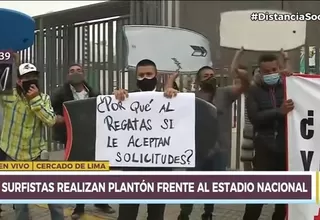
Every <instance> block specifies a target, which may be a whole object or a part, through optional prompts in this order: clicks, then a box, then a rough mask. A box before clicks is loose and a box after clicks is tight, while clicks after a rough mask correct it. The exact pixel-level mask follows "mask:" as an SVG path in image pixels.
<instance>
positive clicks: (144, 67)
mask: <svg viewBox="0 0 320 220" xmlns="http://www.w3.org/2000/svg"><path fill="white" fill-rule="evenodd" d="M136 74H137V86H138V88H139V90H138V91H140V92H145V91H157V89H156V86H157V67H156V64H155V63H154V62H153V61H151V60H148V59H145V60H141V61H140V62H139V63H138V64H137V67H136ZM177 92H178V91H177V90H175V89H173V88H169V89H166V91H165V93H164V95H165V96H166V97H167V98H171V97H175V96H176V95H177ZM114 95H115V97H116V99H118V100H119V101H123V100H125V99H126V98H127V97H128V92H127V91H126V90H124V89H119V90H116V91H114ZM123 170H124V171H170V170H171V169H170V168H130V167H128V168H125V169H123ZM165 206H166V205H165V204H148V218H147V220H164V211H165ZM138 211H139V204H120V206H119V214H118V220H136V219H137V216H138Z"/></svg>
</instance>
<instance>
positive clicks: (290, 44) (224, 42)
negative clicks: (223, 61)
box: [220, 10, 307, 51]
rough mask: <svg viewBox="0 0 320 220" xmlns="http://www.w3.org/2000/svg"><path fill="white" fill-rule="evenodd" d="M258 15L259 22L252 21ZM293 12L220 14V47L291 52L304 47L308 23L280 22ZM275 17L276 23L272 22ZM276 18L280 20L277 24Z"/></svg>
mask: <svg viewBox="0 0 320 220" xmlns="http://www.w3.org/2000/svg"><path fill="white" fill-rule="evenodd" d="M254 13H257V20H256V21H253V20H251V18H252V16H253V14H254ZM284 14H285V15H286V16H289V15H290V14H291V13H290V12H285V11H277V10H244V11H229V12H223V13H221V20H220V46H222V47H227V48H234V49H240V48H241V47H244V49H246V50H253V51H280V50H281V48H283V49H284V50H291V49H295V48H298V47H300V46H302V45H304V44H305V41H306V27H307V22H306V21H302V20H301V21H293V20H288V19H287V20H279V19H281V15H284ZM272 16H273V19H272ZM275 16H278V17H277V18H278V19H277V20H276V19H275Z"/></svg>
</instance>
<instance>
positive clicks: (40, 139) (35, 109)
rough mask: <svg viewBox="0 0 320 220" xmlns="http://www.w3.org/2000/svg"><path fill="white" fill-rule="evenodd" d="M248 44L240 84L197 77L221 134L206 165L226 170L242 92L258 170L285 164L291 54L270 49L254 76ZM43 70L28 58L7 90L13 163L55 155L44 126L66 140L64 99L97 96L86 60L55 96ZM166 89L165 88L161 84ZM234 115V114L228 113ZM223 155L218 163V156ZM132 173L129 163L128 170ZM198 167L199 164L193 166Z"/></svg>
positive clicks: (79, 212) (152, 76)
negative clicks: (45, 86)
mask: <svg viewBox="0 0 320 220" xmlns="http://www.w3.org/2000/svg"><path fill="white" fill-rule="evenodd" d="M244 52H245V51H244V49H243V48H242V49H241V50H239V51H237V52H236V54H235V56H234V59H233V61H232V64H231V68H230V73H231V74H234V75H235V76H236V79H237V81H238V83H235V84H234V85H230V86H225V87H218V86H217V77H216V73H215V71H214V69H213V68H212V67H211V66H204V67H202V68H200V69H199V71H198V73H197V75H196V81H195V83H196V85H197V87H198V88H199V89H198V91H196V97H198V98H200V99H203V100H205V101H207V102H209V103H211V104H213V105H214V106H215V107H216V108H217V111H218V116H217V117H218V118H217V119H218V126H219V137H218V141H217V143H216V145H215V146H212V148H213V149H214V153H213V154H210V155H208V157H207V158H206V159H205V160H204V161H203V166H201V167H200V168H197V170H201V171H224V170H226V169H227V166H228V160H229V157H230V155H228V154H229V153H228V152H230V148H231V140H230V137H229V135H228V134H229V133H230V130H231V125H230V127H229V126H228V123H226V122H227V121H230V124H231V113H230V112H231V111H229V110H230V109H231V108H232V103H233V102H234V101H236V100H237V99H238V98H239V97H240V96H241V95H242V94H244V93H245V94H246V108H247V113H248V118H249V120H250V122H251V123H252V125H253V128H254V129H253V130H254V134H253V135H252V136H253V138H254V142H253V143H254V149H255V156H254V158H253V161H252V166H253V169H254V170H257V171H284V170H285V168H286V167H285V133H284V132H285V131H284V130H285V115H286V114H287V113H289V112H290V111H291V110H292V109H293V108H294V104H293V101H292V100H284V90H283V84H282V77H284V76H289V75H290V67H289V63H288V56H287V53H285V52H283V51H281V53H280V54H281V55H280V56H277V55H275V54H264V55H261V56H260V58H259V60H258V69H256V70H255V71H254V73H255V77H253V79H254V80H251V75H252V74H249V73H248V68H247V67H246V66H245V65H240V64H239V59H240V57H241V56H242V55H243V53H244ZM40 74H41V73H40V72H39V71H38V70H37V68H36V67H35V66H34V65H33V64H31V63H23V64H21V65H19V67H18V69H17V82H16V87H15V88H14V89H13V93H12V94H10V95H1V104H2V110H3V120H2V121H3V126H2V133H1V140H0V148H1V150H2V152H1V159H2V160H6V161H34V160H48V157H47V156H44V155H47V154H46V153H47V143H46V141H45V136H44V132H43V130H44V128H45V127H53V128H54V131H55V132H54V135H55V137H54V139H55V140H58V141H59V142H61V143H66V140H67V134H66V127H65V122H64V117H63V103H64V102H66V101H70V100H82V99H86V98H89V97H96V96H97V95H99V93H97V92H95V91H94V89H93V88H91V87H90V86H89V85H88V83H87V82H86V81H85V73H84V70H83V68H82V66H81V65H80V64H72V65H70V66H69V69H68V73H67V74H66V83H65V84H64V85H63V86H61V87H59V88H57V91H55V92H54V93H53V95H52V96H51V97H49V95H47V94H44V93H43V92H41V90H40V89H39V77H40ZM136 76H137V87H138V91H140V92H145V91H158V90H157V84H158V80H157V78H158V72H157V67H156V64H155V63H154V62H153V61H152V60H148V59H145V60H141V61H140V62H139V63H138V64H137V66H136ZM178 76H179V73H176V74H173V75H172V76H171V77H170V78H169V79H168V80H167V83H166V85H165V91H164V95H165V97H167V98H174V97H175V96H177V95H179V94H178V88H177V84H176V83H175V80H176V79H177V77H178ZM159 91H160V90H159ZM130 92H131V91H127V90H125V89H121V88H119V89H118V90H116V91H114V95H115V97H116V98H117V99H118V100H119V101H123V100H125V99H126V98H127V97H128V96H129V95H130ZM229 113H230V114H229ZM217 161H218V162H217ZM124 170H125V171H130V170H131V169H130V168H125V169H124ZM135 170H140V171H164V170H170V169H168V168H138V169H135ZM191 170H195V169H191ZM48 206H49V209H50V213H51V218H52V220H62V219H64V212H63V206H62V205H58V204H49V205H48ZM95 206H96V207H97V208H98V209H100V210H101V211H103V212H105V213H109V214H111V213H115V210H114V209H113V208H112V207H111V206H109V205H108V204H96V205H95ZM165 207H166V205H165V204H149V205H148V218H147V219H148V220H164V219H165V217H164V212H165ZM262 207H263V205H254V204H248V205H247V206H246V208H245V214H244V216H243V220H258V219H259V217H260V214H261V210H262ZM192 208H193V205H192V204H181V211H180V213H179V214H177V215H178V216H177V219H178V220H188V219H189V216H190V214H191V212H192ZM138 210H139V204H120V206H119V210H118V220H136V219H137V216H138ZM84 211H85V206H84V205H83V204H77V205H76V207H75V208H74V211H73V213H72V218H73V219H79V218H81V216H83V215H84ZM213 213H214V205H213V204H205V205H204V212H203V214H202V216H201V219H202V220H212V219H213ZM15 214H16V220H28V219H29V209H28V205H27V204H15ZM285 216H286V210H285V206H284V205H276V206H275V211H274V214H273V217H272V219H273V220H284V219H285Z"/></svg>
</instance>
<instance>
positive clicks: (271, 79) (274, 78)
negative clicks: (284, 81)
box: [262, 73, 280, 86]
mask: <svg viewBox="0 0 320 220" xmlns="http://www.w3.org/2000/svg"><path fill="white" fill-rule="evenodd" d="M262 79H263V82H264V83H265V84H267V85H270V86H273V85H276V84H277V83H279V81H280V74H279V73H272V74H267V75H263V77H262Z"/></svg>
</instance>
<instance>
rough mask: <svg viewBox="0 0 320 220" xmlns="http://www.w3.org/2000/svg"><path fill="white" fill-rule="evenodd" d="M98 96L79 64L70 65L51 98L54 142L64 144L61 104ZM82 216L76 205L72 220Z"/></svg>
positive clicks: (101, 206) (81, 208)
mask: <svg viewBox="0 0 320 220" xmlns="http://www.w3.org/2000/svg"><path fill="white" fill-rule="evenodd" d="M98 95H99V94H98V93H97V92H95V91H93V89H92V88H91V87H90V86H89V85H88V84H87V82H86V81H85V75H84V73H83V68H82V66H81V65H79V64H72V65H70V67H69V72H68V75H67V82H66V83H65V84H64V85H63V86H62V87H60V88H58V89H57V91H56V92H55V93H54V94H53V96H52V97H51V102H52V107H53V109H54V111H55V113H56V114H57V123H56V125H55V126H54V140H56V141H59V142H60V143H63V144H66V141H67V132H66V127H65V124H64V118H63V103H64V102H66V101H71V100H83V99H87V98H90V97H96V96H98ZM95 206H96V207H97V208H99V209H100V210H102V211H103V212H106V213H109V214H112V213H114V212H115V211H114V209H112V207H110V206H109V205H107V204H97V205H95ZM83 215H84V205H83V204H77V205H76V208H75V209H74V211H73V213H72V218H73V219H78V218H80V217H81V216H83Z"/></svg>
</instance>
